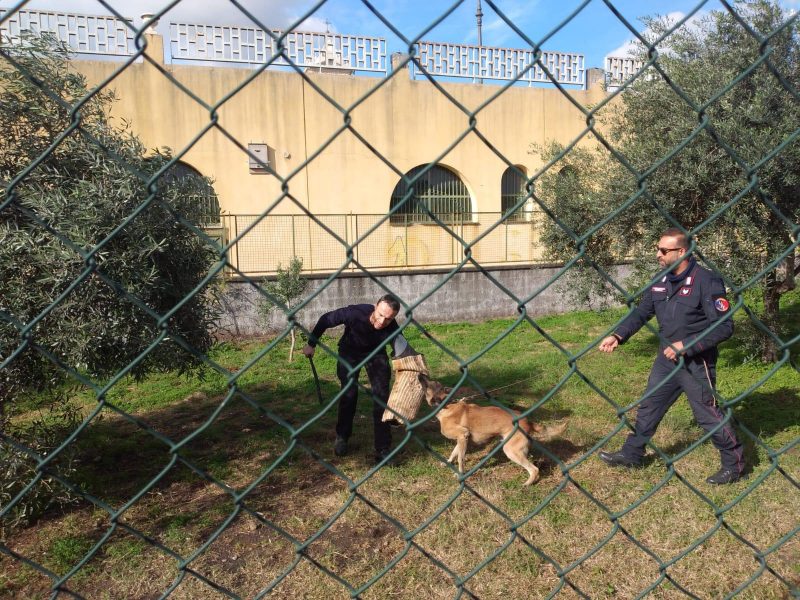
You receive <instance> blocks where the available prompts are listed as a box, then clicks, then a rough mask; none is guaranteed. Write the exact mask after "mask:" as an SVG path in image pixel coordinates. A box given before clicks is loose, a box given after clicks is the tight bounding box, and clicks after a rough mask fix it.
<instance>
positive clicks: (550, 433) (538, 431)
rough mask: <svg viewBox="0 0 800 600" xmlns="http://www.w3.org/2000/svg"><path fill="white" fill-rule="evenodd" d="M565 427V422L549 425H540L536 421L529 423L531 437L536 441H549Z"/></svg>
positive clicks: (559, 434)
mask: <svg viewBox="0 0 800 600" xmlns="http://www.w3.org/2000/svg"><path fill="white" fill-rule="evenodd" d="M566 429H567V422H566V421H564V422H563V423H559V424H558V425H551V426H549V427H542V426H541V425H539V424H538V423H534V424H532V425H531V430H532V433H531V437H532V438H533V439H535V440H536V441H538V442H549V441H552V440H554V439H555V438H557V437H561V434H562V433H564V431H565V430H566Z"/></svg>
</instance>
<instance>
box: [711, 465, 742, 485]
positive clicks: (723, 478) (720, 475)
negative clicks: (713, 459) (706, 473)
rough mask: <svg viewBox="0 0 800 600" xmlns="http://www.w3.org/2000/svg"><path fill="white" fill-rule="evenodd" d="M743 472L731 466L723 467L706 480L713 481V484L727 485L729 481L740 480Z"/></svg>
mask: <svg viewBox="0 0 800 600" xmlns="http://www.w3.org/2000/svg"><path fill="white" fill-rule="evenodd" d="M741 477H742V474H741V473H739V471H737V470H736V469H731V468H729V467H722V468H721V469H720V470H719V471H717V472H716V473H714V474H713V475H712V476H711V477H709V478H708V479H706V482H708V483H711V484H713V485H725V484H728V483H733V482H734V481H738V480H739V479H741Z"/></svg>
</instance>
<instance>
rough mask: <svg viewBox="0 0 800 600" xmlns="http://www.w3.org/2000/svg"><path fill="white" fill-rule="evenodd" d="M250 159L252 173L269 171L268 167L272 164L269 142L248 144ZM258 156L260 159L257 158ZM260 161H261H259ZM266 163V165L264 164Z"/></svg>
mask: <svg viewBox="0 0 800 600" xmlns="http://www.w3.org/2000/svg"><path fill="white" fill-rule="evenodd" d="M247 151H248V152H249V153H250V154H249V155H248V157H247V158H248V160H249V161H250V172H251V173H268V172H269V171H268V170H267V168H266V167H270V166H272V164H271V163H270V160H269V159H270V148H269V146H268V145H267V144H247ZM256 157H257V158H258V160H256ZM259 161H260V163H259ZM264 165H266V167H265V166H264Z"/></svg>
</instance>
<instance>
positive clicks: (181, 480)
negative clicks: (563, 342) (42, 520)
mask: <svg viewBox="0 0 800 600" xmlns="http://www.w3.org/2000/svg"><path fill="white" fill-rule="evenodd" d="M320 376H321V377H322V379H321V385H322V395H323V398H324V399H325V402H326V404H327V402H328V400H330V399H331V398H333V397H334V396H335V395H336V394H337V393H338V391H339V386H338V382H333V381H330V374H328V373H325V372H320ZM474 376H475V377H476V378H477V379H478V380H479V381H484V378H485V381H486V382H487V383H486V385H487V387H488V386H495V387H499V386H502V385H505V384H507V383H509V382H515V381H517V380H520V379H523V378H530V376H531V372H530V370H527V371H525V372H524V373H523V372H521V371H519V372H517V371H512V372H510V373H509V372H508V371H506V372H505V373H504V380H503V381H499V380H496V379H491V378H490V377H489V374H488V373H486V372H482V371H480V370H476V372H475V375H474ZM362 381H363V379H362ZM512 391H513V392H514V393H511V392H512ZM506 398H509V399H513V408H515V409H517V410H525V409H527V408H528V407H529V406H530V405H531V404H532V403H533V401H535V400H534V399H532V398H530V394H529V393H528V392H526V391H525V390H524V389H523V388H522V387H518V389H515V390H508V391H506V390H504V393H503V394H502V395H497V396H495V399H496V400H497V401H498V402H501V403H503V404H506ZM481 400H482V399H476V401H477V402H478V403H485V401H484V402H481ZM506 405H508V406H509V407H512V403H511V401H509V402H508V403H507V404H506ZM425 410H427V407H426V406H423V408H422V409H421V410H420V414H419V415H418V417H420V418H421V417H423V416H424V414H425V412H424V411H425ZM336 413H337V404H336V403H334V404H333V405H332V406H330V407H328V408H327V410H325V407H324V406H321V405H320V404H319V403H318V401H317V396H316V390H315V388H314V386H313V383H309V382H306V381H303V382H300V383H294V382H292V383H286V382H282V383H279V382H275V381H264V382H262V383H259V384H256V385H252V386H248V387H246V388H243V389H242V392H241V393H237V394H235V395H233V396H232V397H230V398H226V397H225V396H219V395H218V396H214V397H208V396H206V395H205V394H203V393H201V392H195V393H193V394H190V395H189V396H187V397H185V398H183V399H182V400H180V401H178V402H175V403H174V404H172V405H170V406H168V407H166V408H160V409H155V410H149V411H146V412H142V413H138V414H137V415H136V418H137V419H138V421H139V423H135V422H131V421H130V420H128V419H125V418H124V417H121V416H119V415H118V414H116V413H114V412H112V411H104V412H103V417H102V418H100V419H97V420H96V421H95V422H93V423H92V424H91V426H90V427H89V428H88V429H87V430H86V431H85V432H83V433H82V434H81V435H79V436H78V438H77V439H76V440H75V441H74V442H73V444H74V446H75V448H76V450H77V452H78V457H77V458H78V465H79V466H78V469H77V472H76V473H75V474H74V475H73V476H72V477H71V478H70V480H71V481H73V482H75V483H77V485H78V486H79V488H80V489H81V490H82V493H83V494H84V495H88V496H91V497H93V498H95V499H97V500H98V501H100V502H102V503H105V504H107V505H109V506H110V507H112V508H114V509H118V508H120V507H121V506H122V505H124V504H125V503H126V502H129V501H130V500H131V499H132V498H134V497H136V496H137V494H139V493H140V492H142V490H145V488H147V489H148V492H147V493H148V494H154V493H158V492H159V491H163V490H165V489H167V488H170V486H173V485H175V484H180V485H181V486H182V489H186V486H187V485H188V486H189V488H191V489H199V488H202V487H204V486H207V485H208V482H209V481H211V480H215V481H217V482H219V483H222V484H225V485H227V486H230V488H232V489H233V490H235V491H238V492H241V491H242V490H243V489H245V488H246V486H247V485H249V484H251V483H252V482H253V481H255V480H256V479H257V478H258V477H260V476H262V475H263V474H264V473H265V471H266V470H267V469H270V468H272V467H274V470H273V471H272V472H271V473H270V474H269V475H268V477H267V479H269V480H275V481H279V480H282V479H283V478H284V477H285V476H288V475H287V474H289V475H291V474H294V476H297V474H298V473H299V472H305V473H309V472H314V473H316V476H317V477H318V478H321V479H320V484H321V485H329V484H330V483H329V479H330V477H335V475H333V474H332V473H333V472H334V471H335V469H336V466H337V464H338V463H339V462H340V461H339V460H338V459H337V458H336V457H335V456H333V452H332V445H333V440H334V436H335V433H334V425H335V422H336ZM565 414H566V413H564V412H563V411H562V412H556V411H551V410H548V409H547V408H546V407H541V408H539V409H537V410H536V411H534V413H533V415H532V418H534V419H535V420H536V421H537V422H541V423H548V422H550V421H553V420H557V419H560V418H562V417H563V416H565ZM148 429H149V431H148ZM298 430H302V431H301V432H300V433H298V434H297V435H296V436H295V437H294V438H293V434H294V433H295V432H297V431H298ZM404 434H405V429H404V428H399V430H395V431H394V439H395V443H397V441H399V440H400V439H402V436H403V435H404ZM372 435H373V432H372V416H371V402H370V397H369V392H368V390H364V389H362V390H361V391H360V392H359V402H358V411H357V414H356V418H355V422H354V434H353V438H351V453H353V452H355V453H360V454H364V461H363V462H364V465H363V466H364V468H365V470H366V469H367V468H370V467H371V466H372V460H373V452H372ZM418 435H419V436H420V438H421V439H422V440H423V443H424V444H427V442H428V441H433V439H434V437H433V436H436V439H438V440H440V439H441V436H440V434H439V432H438V423H437V422H436V421H435V419H433V418H432V419H431V422H430V423H428V424H426V425H425V426H424V427H423V428H421V430H420V432H419V434H418ZM178 445H179V446H180V447H179V448H177V450H176V452H174V453H173V452H171V451H172V450H174V449H175V448H176V447H177V446H178ZM415 448H416V449H415ZM422 451H423V450H422V448H420V447H419V446H418V445H417V444H413V443H409V444H407V445H406V448H405V449H404V450H403V453H404V454H405V455H406V456H409V455H410V453H414V452H422ZM284 454H286V456H283V455H284ZM173 455H176V456H177V457H179V460H177V461H175V462H173V460H174V459H173ZM318 458H320V459H322V460H324V461H326V462H327V463H328V464H329V465H332V467H326V466H325V465H323V464H322V463H320V462H319V460H318ZM54 466H55V467H56V468H57V467H58V465H57V462H56V464H55V465H54ZM331 469H333V471H332V470H331ZM326 474H327V475H330V477H327V476H326ZM343 481H344V480H342V482H343ZM326 482H328V483H326ZM309 485H312V484H309ZM280 487H281V486H280V485H278V486H277V488H276V489H271V490H270V493H280ZM343 487H344V486H343ZM186 493H189V491H186Z"/></svg>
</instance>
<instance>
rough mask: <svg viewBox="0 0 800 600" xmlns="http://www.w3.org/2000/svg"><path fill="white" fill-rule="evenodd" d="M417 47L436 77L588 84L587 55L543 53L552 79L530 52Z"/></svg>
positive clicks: (431, 44)
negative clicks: (585, 58)
mask: <svg viewBox="0 0 800 600" xmlns="http://www.w3.org/2000/svg"><path fill="white" fill-rule="evenodd" d="M417 47H418V54H417V59H418V61H419V64H420V65H421V66H422V68H423V69H425V72H427V73H428V74H429V75H432V76H434V77H461V78H466V79H472V80H473V81H480V80H485V79H490V80H492V79H493V80H500V81H511V80H515V79H516V80H518V81H524V82H527V83H528V84H529V85H531V84H533V83H553V80H555V81H557V82H558V83H560V84H567V85H580V86H583V85H585V82H586V69H585V67H584V56H583V54H575V53H571V52H544V51H543V52H542V53H541V56H540V59H539V60H540V63H543V64H544V66H545V67H547V71H549V72H550V75H548V74H547V73H546V72H545V70H544V69H543V68H542V65H541V64H539V62H536V60H535V58H536V57H535V55H534V52H533V50H530V49H524V48H495V47H491V46H473V45H467V44H449V43H446V42H419V43H418V44H417ZM415 69H416V67H415ZM526 69H527V70H526ZM523 71H524V72H523ZM520 73H521V75H520Z"/></svg>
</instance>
